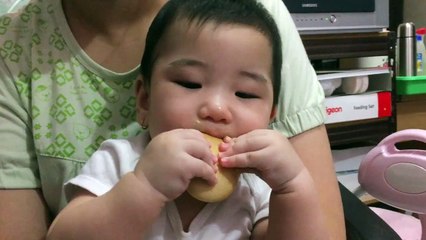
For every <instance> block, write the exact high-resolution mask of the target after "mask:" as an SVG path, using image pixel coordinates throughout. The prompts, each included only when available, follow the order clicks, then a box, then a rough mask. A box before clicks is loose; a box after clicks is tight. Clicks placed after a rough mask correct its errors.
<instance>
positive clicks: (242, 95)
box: [235, 92, 259, 99]
mask: <svg viewBox="0 0 426 240" xmlns="http://www.w3.org/2000/svg"><path fill="white" fill-rule="evenodd" d="M235 96H237V97H239V98H245V99H250V98H259V96H257V95H255V94H252V93H247V92H236V93H235Z"/></svg>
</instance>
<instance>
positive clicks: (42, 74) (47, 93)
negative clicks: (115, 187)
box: [0, 0, 144, 214]
mask: <svg viewBox="0 0 426 240" xmlns="http://www.w3.org/2000/svg"><path fill="white" fill-rule="evenodd" d="M60 4H61V1H58V0H38V1H34V2H32V3H31V4H29V5H28V6H27V7H25V9H23V10H22V11H21V12H19V13H18V14H15V15H5V16H3V17H1V18H0V58H1V59H0V132H1V136H2V139H1V141H0V149H1V150H0V186H1V187H3V186H5V187H8V188H38V187H42V189H43V195H44V197H45V199H46V201H47V204H48V206H49V208H50V209H51V210H52V212H53V213H54V214H55V213H56V212H57V211H58V210H59V209H60V208H61V207H63V206H64V204H65V199H64V197H63V194H62V192H63V190H62V185H63V183H64V182H65V181H67V180H68V179H69V178H71V177H73V176H74V175H76V174H77V173H78V171H79V169H80V168H81V167H82V165H83V164H84V163H85V161H86V160H87V159H88V158H89V157H90V155H91V154H92V153H93V152H94V151H95V150H96V149H97V148H98V147H99V145H100V143H101V142H102V141H104V140H105V139H108V138H127V137H129V136H133V135H135V134H137V133H138V131H139V129H140V127H139V125H138V124H136V123H135V122H134V120H135V96H134V91H135V90H134V82H135V78H136V76H137V74H138V72H137V69H134V70H133V71H131V72H128V73H122V74H119V73H114V72H111V71H109V70H107V69H105V68H103V67H102V66H100V65H98V64H97V63H95V62H94V61H93V60H91V59H90V58H89V57H88V56H87V55H86V54H85V53H84V52H83V51H82V50H81V48H80V47H79V45H78V43H77V42H76V40H75V38H74V37H73V36H72V34H71V31H70V29H69V27H68V25H67V23H66V20H65V16H64V13H63V12H62V11H53V10H54V9H62V7H61V6H55V5H60ZM141 41H144V40H142V39H141Z"/></svg>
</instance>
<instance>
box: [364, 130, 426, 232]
mask: <svg viewBox="0 0 426 240" xmlns="http://www.w3.org/2000/svg"><path fill="white" fill-rule="evenodd" d="M405 141H420V142H425V143H426V130H420V129H408V130H402V131H398V132H396V133H393V134H391V135H389V136H388V137H386V138H385V139H383V140H382V141H381V142H380V143H379V144H378V145H377V146H376V147H375V148H373V149H372V150H371V151H370V152H369V153H368V154H367V155H366V156H365V158H364V159H363V160H362V161H361V164H360V167H359V173H358V181H359V183H360V185H361V187H362V188H363V189H364V190H365V191H366V192H368V193H369V194H370V195H372V196H373V197H375V198H376V199H378V200H379V201H381V202H384V203H386V204H389V205H391V206H394V207H397V208H400V209H403V210H407V211H411V212H415V213H418V214H419V218H420V221H421V225H422V238H421V239H422V240H426V215H425V214H426V151H425V150H420V149H403V150H400V149H397V148H396V146H395V144H396V143H398V142H405ZM394 230H395V231H396V232H398V229H394Z"/></svg>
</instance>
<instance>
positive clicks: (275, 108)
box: [269, 106, 277, 123]
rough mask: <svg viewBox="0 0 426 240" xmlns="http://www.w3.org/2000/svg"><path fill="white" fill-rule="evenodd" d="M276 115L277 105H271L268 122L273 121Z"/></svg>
mask: <svg viewBox="0 0 426 240" xmlns="http://www.w3.org/2000/svg"><path fill="white" fill-rule="evenodd" d="M276 116H277V106H273V107H272V109H271V115H270V116H269V122H270V123H271V122H272V121H274V119H275V117H276Z"/></svg>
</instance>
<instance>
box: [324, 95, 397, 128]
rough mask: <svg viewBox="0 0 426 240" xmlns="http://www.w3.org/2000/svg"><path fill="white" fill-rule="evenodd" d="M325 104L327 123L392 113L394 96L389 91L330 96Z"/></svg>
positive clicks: (386, 115)
mask: <svg viewBox="0 0 426 240" xmlns="http://www.w3.org/2000/svg"><path fill="white" fill-rule="evenodd" d="M325 106H326V112H327V119H326V122H325V123H326V124H329V123H338V122H347V121H355V120H362V119H372V118H383V117H390V116H391V115H392V97H391V92H388V91H384V92H369V93H365V94H357V95H344V96H333V97H328V98H326V99H325Z"/></svg>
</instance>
